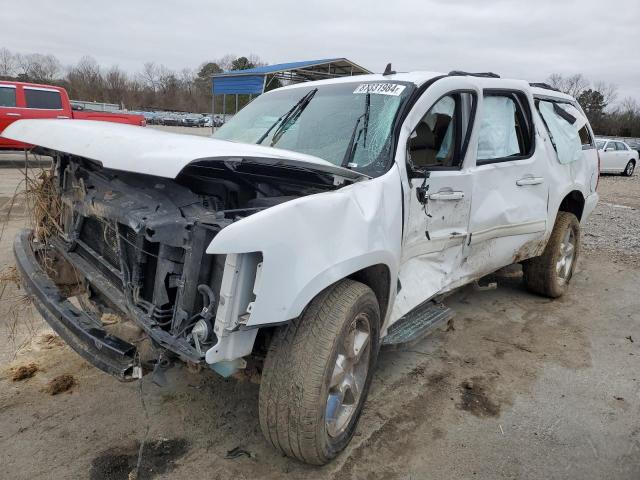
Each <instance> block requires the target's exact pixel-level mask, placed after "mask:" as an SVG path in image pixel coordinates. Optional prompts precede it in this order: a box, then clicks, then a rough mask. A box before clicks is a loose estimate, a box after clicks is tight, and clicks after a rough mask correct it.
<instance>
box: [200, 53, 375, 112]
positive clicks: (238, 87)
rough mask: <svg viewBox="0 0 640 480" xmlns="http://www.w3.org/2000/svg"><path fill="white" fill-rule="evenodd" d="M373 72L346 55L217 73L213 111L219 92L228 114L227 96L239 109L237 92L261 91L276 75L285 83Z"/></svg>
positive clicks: (238, 93) (212, 78) (251, 96)
mask: <svg viewBox="0 0 640 480" xmlns="http://www.w3.org/2000/svg"><path fill="white" fill-rule="evenodd" d="M367 73H371V72H370V71H369V70H367V69H366V68H364V67H361V66H360V65H358V64H356V63H354V62H352V61H351V60H348V59H346V58H326V59H323V60H306V61H302V62H289V63H278V64H275V65H265V66H263V67H256V68H249V69H247V70H232V71H229V72H224V73H216V74H214V75H212V76H211V89H212V92H213V98H212V100H211V113H212V115H215V114H216V112H215V99H216V95H222V96H223V100H222V105H223V111H222V112H220V113H222V114H223V115H226V113H227V112H226V107H227V102H226V96H227V95H235V97H236V102H235V105H236V108H235V112H237V111H238V95H249V96H250V98H253V96H254V95H260V94H262V93H264V92H265V90H266V89H268V88H269V85H270V84H271V82H273V80H274V79H277V80H280V81H282V82H283V83H285V84H290V83H298V82H308V81H312V80H322V79H325V78H335V77H345V76H351V75H363V74H367Z"/></svg>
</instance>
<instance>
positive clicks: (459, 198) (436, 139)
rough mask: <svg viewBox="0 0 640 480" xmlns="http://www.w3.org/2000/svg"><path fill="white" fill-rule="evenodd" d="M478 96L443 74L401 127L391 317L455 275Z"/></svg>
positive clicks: (467, 204) (465, 222) (465, 223)
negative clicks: (400, 216) (399, 216)
mask: <svg viewBox="0 0 640 480" xmlns="http://www.w3.org/2000/svg"><path fill="white" fill-rule="evenodd" d="M477 95H478V91H477V89H476V87H475V86H473V85H472V84H471V83H469V82H468V81H466V80H465V79H464V78H461V77H451V78H446V79H442V80H440V81H438V82H437V83H435V84H434V85H432V86H431V87H429V89H428V90H427V91H426V93H425V94H424V95H423V97H422V98H420V99H419V100H418V102H416V104H415V106H414V108H413V109H412V111H411V113H410V114H409V116H408V117H407V120H406V122H405V125H404V127H403V128H407V130H408V131H409V132H410V133H409V134H408V138H407V141H406V145H403V149H404V152H405V159H404V160H405V164H406V168H407V177H408V186H409V188H408V191H407V192H404V195H405V205H406V206H407V208H406V209H405V223H404V232H403V249H402V260H401V265H400V272H399V285H398V293H397V297H396V301H395V305H394V309H393V314H392V318H391V321H392V322H393V321H395V320H397V319H399V318H401V317H402V316H403V315H405V314H406V313H407V312H409V311H410V310H412V309H413V308H415V307H416V306H418V305H420V304H421V303H423V302H424V301H426V300H428V299H430V298H431V297H433V296H434V295H436V294H437V293H439V292H442V291H444V290H447V289H448V288H450V287H452V286H453V284H454V283H455V282H456V281H457V280H458V279H459V276H460V268H459V267H460V265H461V263H462V258H463V248H464V245H465V241H466V239H467V237H468V228H469V212H470V210H471V192H472V181H471V180H472V179H471V176H470V173H469V171H468V169H466V168H465V156H466V151H467V146H468V144H469V139H470V134H471V127H472V123H473V116H474V112H475V103H476V99H477ZM401 138H402V137H401ZM398 150H399V151H400V147H399V148H398Z"/></svg>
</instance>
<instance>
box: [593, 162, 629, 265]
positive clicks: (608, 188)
mask: <svg viewBox="0 0 640 480" xmlns="http://www.w3.org/2000/svg"><path fill="white" fill-rule="evenodd" d="M598 193H599V194H600V202H599V203H598V206H597V207H596V209H595V211H594V212H593V215H592V216H591V218H590V219H589V221H588V222H587V225H586V226H585V229H584V232H583V238H582V245H583V248H584V251H585V252H590V253H591V252H594V253H599V254H604V255H606V256H608V257H609V259H610V260H611V261H612V262H614V263H625V264H631V265H633V266H635V267H638V266H640V214H639V210H640V176H638V175H634V176H632V177H622V176H614V175H605V176H602V177H601V178H600V184H599V185H598Z"/></svg>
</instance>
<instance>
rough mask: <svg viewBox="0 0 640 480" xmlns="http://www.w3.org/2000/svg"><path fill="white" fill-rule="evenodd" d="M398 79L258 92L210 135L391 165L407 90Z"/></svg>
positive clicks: (367, 168) (363, 166) (373, 166)
mask: <svg viewBox="0 0 640 480" xmlns="http://www.w3.org/2000/svg"><path fill="white" fill-rule="evenodd" d="M410 91H411V88H410V86H409V85H408V84H402V83H399V82H393V83H385V82H376V83H358V82H350V83H344V84H337V85H336V84H334V85H320V86H317V87H298V88H290V89H284V90H280V91H274V92H271V93H269V94H265V95H262V96H260V97H258V98H257V99H255V100H254V101H253V102H251V103H250V104H249V105H247V107H245V108H244V109H242V110H241V111H240V112H239V113H238V114H237V115H235V116H234V118H233V119H232V120H230V121H229V122H227V123H226V124H225V125H224V126H223V127H221V128H220V129H219V130H218V131H217V132H216V133H215V134H214V137H215V138H219V139H223V140H231V141H235V142H245V143H256V144H260V145H265V146H271V147H276V148H283V149H287V150H293V151H295V152H300V153H305V154H308V155H313V156H316V157H319V158H321V159H323V160H327V161H329V162H331V163H333V164H334V165H338V166H342V167H345V168H350V169H353V170H356V171H358V172H361V173H364V174H366V175H370V176H373V177H375V176H379V175H381V174H383V173H384V172H385V171H386V170H387V169H388V168H389V166H390V165H391V158H390V157H391V145H392V142H391V140H392V129H393V124H394V120H395V118H396V114H397V113H398V111H399V109H400V107H401V106H402V104H403V103H404V102H405V101H406V99H407V98H408V96H409V94H410Z"/></svg>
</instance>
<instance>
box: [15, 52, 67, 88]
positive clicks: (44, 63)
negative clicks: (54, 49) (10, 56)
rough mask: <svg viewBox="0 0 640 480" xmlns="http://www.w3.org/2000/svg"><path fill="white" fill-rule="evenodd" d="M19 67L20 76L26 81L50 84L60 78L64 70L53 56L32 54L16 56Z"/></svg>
mask: <svg viewBox="0 0 640 480" xmlns="http://www.w3.org/2000/svg"><path fill="white" fill-rule="evenodd" d="M15 59H16V63H17V65H18V71H19V73H18V75H19V76H20V75H21V76H22V77H23V78H24V79H26V80H30V81H33V82H41V83H50V82H53V81H55V80H56V79H57V78H58V74H59V73H60V71H61V70H62V66H61V65H60V61H59V60H58V59H57V58H56V57H54V56H53V55H42V54H40V53H30V54H27V55H20V54H17V55H15Z"/></svg>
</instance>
